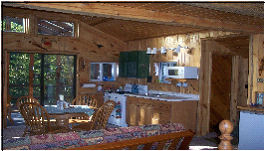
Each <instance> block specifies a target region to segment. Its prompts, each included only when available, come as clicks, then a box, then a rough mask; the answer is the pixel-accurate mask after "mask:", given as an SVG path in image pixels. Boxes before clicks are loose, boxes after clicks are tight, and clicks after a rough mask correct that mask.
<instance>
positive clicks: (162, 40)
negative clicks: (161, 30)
mask: <svg viewBox="0 0 265 151" xmlns="http://www.w3.org/2000/svg"><path fill="white" fill-rule="evenodd" d="M234 34H236V33H231V32H215V31H209V32H202V33H192V34H183V35H172V36H166V37H157V38H150V39H143V40H135V41H130V42H128V50H147V48H157V49H158V50H159V49H160V48H161V47H165V48H166V49H169V51H168V52H167V54H160V52H157V54H156V55H151V58H150V63H151V67H152V68H151V75H150V76H152V79H153V80H152V82H151V83H147V82H146V79H137V80H136V79H129V78H122V79H120V80H119V82H120V83H122V84H125V83H140V84H147V85H148V88H149V89H154V90H161V91H173V92H181V93H193V94H199V80H184V81H185V82H187V83H188V87H187V88H183V87H181V88H180V87H177V86H176V83H177V82H178V81H181V82H183V80H173V82H172V84H161V83H159V81H158V77H157V76H155V74H154V68H153V63H159V62H179V65H180V66H192V67H198V68H200V64H201V62H200V60H201V39H208V38H218V37H226V36H229V35H234ZM178 45H181V46H183V47H185V46H187V47H188V48H190V51H189V53H187V54H185V62H183V61H182V62H181V61H180V57H181V56H180V54H176V53H174V52H173V51H172V50H170V49H171V48H177V46H178ZM184 51H185V50H184V49H181V52H182V53H183V52H184ZM220 51H221V50H220ZM199 70H200V69H199Z"/></svg>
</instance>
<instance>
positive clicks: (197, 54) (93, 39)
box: [3, 3, 264, 135]
mask: <svg viewBox="0 0 265 151" xmlns="http://www.w3.org/2000/svg"><path fill="white" fill-rule="evenodd" d="M26 5H28V4H26ZM32 5H34V4H32ZM35 5H36V6H37V5H44V6H45V7H48V8H49V7H50V6H51V7H55V9H56V7H58V9H59V8H60V7H63V8H64V9H65V10H66V12H67V9H70V11H72V10H71V9H73V11H77V10H79V7H80V6H83V5H78V4H73V5H75V7H70V8H69V7H68V6H63V5H62V6H60V5H61V4H58V5H57V6H56V5H48V4H45V3H40V4H37V3H36V4H35ZM89 5H90V6H91V7H90V6H88V7H87V9H88V10H89V11H91V13H92V14H93V13H95V14H97V13H99V14H100V13H102V16H104V15H105V16H106V15H107V16H108V15H109V14H107V13H110V14H111V11H112V8H113V6H112V5H116V6H115V8H117V10H119V11H124V12H126V13H119V14H118V15H117V14H112V15H113V16H114V17H115V18H116V19H120V18H125V19H126V17H127V16H126V15H127V14H134V13H135V16H138V17H139V18H140V19H142V20H145V21H146V22H147V23H142V24H140V23H136V22H135V23H133V22H130V23H133V24H132V26H130V27H133V28H134V26H136V27H141V26H142V25H143V24H149V23H152V22H153V21H154V22H156V23H161V22H162V23H165V26H164V27H166V25H170V23H171V22H172V20H174V21H175V18H178V19H179V21H180V23H181V24H182V25H184V26H185V25H186V24H188V25H193V26H187V28H185V29H189V28H188V27H194V26H196V25H198V27H202V28H201V29H200V30H198V29H196V28H193V29H192V28H191V29H192V30H191V29H190V31H191V32H190V34H183V33H181V32H172V33H171V34H169V33H170V32H168V33H167V34H165V35H164V36H162V37H161V36H156V34H154V35H153V37H156V38H143V37H141V36H138V38H142V39H140V40H137V36H135V37H136V39H130V35H124V34H123V35H122V36H120V37H114V36H110V35H111V34H112V35H113V32H114V29H113V31H112V30H110V28H111V27H110V26H109V25H117V24H115V22H119V21H117V20H112V19H111V18H103V19H100V18H99V20H98V22H105V21H108V20H112V21H110V24H107V23H106V24H105V26H104V25H102V26H100V25H98V26H92V24H94V23H93V22H92V23H85V21H86V19H85V18H83V17H82V15H79V16H78V15H75V16H74V15H73V14H64V13H54V12H45V11H35V10H29V9H18V8H9V7H6V8H5V7H3V14H4V15H11V16H14V15H15V16H23V17H28V18H29V19H30V23H32V22H34V21H36V19H37V17H43V16H49V17H48V18H47V19H55V20H58V19H60V18H63V19H67V20H69V21H73V22H75V23H77V24H78V28H79V34H77V35H76V36H77V37H76V38H73V37H71V38H70V37H56V36H42V35H37V34H36V33H37V27H36V24H30V25H33V26H32V27H31V28H30V29H29V31H28V34H14V33H4V34H3V43H4V45H3V50H4V54H8V53H7V52H11V51H19V52H38V53H47V54H50V53H51V54H72V55H77V87H76V88H77V89H76V93H77V94H83V93H96V92H97V89H96V88H82V84H84V83H94V82H91V81H90V79H89V74H90V73H89V71H90V62H117V63H118V61H119V53H120V51H130V50H146V49H147V48H161V47H166V48H172V47H173V48H174V47H177V45H178V44H182V45H185V46H188V47H189V48H192V51H191V52H190V53H189V54H188V55H187V56H186V57H188V58H187V59H185V60H186V62H183V63H182V64H181V65H185V66H194V67H198V68H199V77H200V78H199V80H185V81H186V82H187V83H188V87H187V88H179V87H177V86H176V83H177V82H178V80H173V81H172V84H161V83H159V81H158V77H156V76H155V75H154V67H153V63H156V62H172V61H176V60H177V58H178V56H177V55H176V54H174V53H173V52H172V51H169V52H168V53H167V54H166V55H164V54H159V53H158V54H156V55H151V56H150V57H151V59H150V63H151V71H150V75H151V76H152V82H151V83H148V82H147V79H136V78H117V80H116V81H115V82H96V85H97V86H98V85H103V86H104V88H109V87H112V88H114V89H115V88H118V87H119V86H120V85H122V86H124V85H125V84H126V83H138V84H147V85H148V89H153V90H162V91H174V92H182V93H193V94H199V95H200V101H199V102H198V109H197V128H196V131H197V134H198V135H204V134H206V133H207V132H208V131H209V120H210V95H211V73H212V72H211V71H212V64H211V63H212V53H213V52H214V53H219V52H221V54H228V55H231V56H233V55H235V54H236V53H242V51H240V52H236V51H237V50H240V49H238V48H236V49H235V47H233V48H229V49H228V48H227V47H229V46H227V45H226V44H227V43H229V41H230V39H229V37H235V39H237V38H238V36H240V35H239V34H238V32H243V31H246V32H245V33H247V35H245V36H249V33H252V32H255V33H256V32H260V31H262V32H263V24H262V28H260V27H261V24H260V19H257V18H255V17H254V18H252V17H246V16H245V17H244V16H240V15H235V16H232V17H228V18H229V20H230V22H231V21H235V22H237V23H230V22H229V23H224V24H222V23H223V22H221V21H220V20H222V19H221V18H220V20H219V21H220V22H215V21H216V20H213V19H215V18H216V16H215V15H212V16H211V14H212V13H209V12H208V9H204V11H203V8H197V9H199V10H201V11H203V12H204V13H203V14H204V15H205V16H208V18H209V19H208V20H207V19H203V16H204V15H203V14H202V13H200V14H201V15H202V16H197V15H200V14H196V13H193V12H192V11H190V8H192V6H191V5H190V6H185V8H189V9H186V10H187V13H189V15H190V17H187V20H181V19H182V17H183V15H182V16H181V15H176V14H174V13H173V15H172V14H170V13H168V12H166V11H164V12H154V11H152V9H153V8H148V7H147V6H149V5H146V11H143V9H138V8H132V9H128V8H126V7H127V6H126V3H125V4H121V5H125V7H124V6H121V7H120V6H119V5H120V4H101V5H100V7H101V6H102V7H104V8H105V9H104V11H103V12H102V11H101V10H102V9H101V8H100V7H99V5H98V6H97V4H89ZM155 5H156V4H151V5H150V6H155ZM158 5H159V4H158ZM131 6H133V5H131ZM131 6H130V7H131ZM135 6H136V7H137V5H135ZM98 7H99V9H98ZM155 7H157V6H155ZM165 7H171V5H165ZM182 7H183V6H182V5H180V8H182ZM51 9H52V8H51ZM76 9H77V10H76ZM165 10H167V9H166V8H165ZM182 10H183V9H182ZM184 10H185V9H184ZM191 10H192V9H191ZM127 11H128V12H127ZM161 11H163V9H161ZM146 12H149V13H146ZM67 13H69V12H67ZM83 13H84V14H85V15H89V14H90V13H86V12H83ZM175 13H177V12H175ZM142 14H154V15H153V16H158V17H157V18H155V17H154V18H153V17H151V18H150V16H147V17H146V16H144V17H142V16H141V15H142ZM159 14H160V15H159ZM207 14H208V15H207ZM115 15H116V16H115ZM209 15H210V16H209ZM229 15H231V14H229V13H227V12H226V13H223V14H221V15H220V14H218V15H217V16H218V17H221V16H229ZM130 17H131V19H132V20H134V21H137V20H138V19H139V18H136V19H135V18H133V17H132V16H130V15H129V18H130ZM141 17H142V18H141ZM185 17H186V16H185ZM198 17H200V18H199V19H198ZM233 17H234V18H233ZM235 18H237V19H238V20H237V19H235ZM127 19H128V18H127ZM150 19H151V21H150ZM152 19H154V20H152ZM201 19H203V21H204V23H202V22H201ZM64 21H65V20H64ZM242 21H247V23H248V24H247V25H243V24H241V22H242ZM176 22H177V21H176ZM191 22H192V23H191ZM111 23H112V24H111ZM119 23H122V25H121V26H124V27H126V24H127V25H128V24H130V23H128V21H127V20H122V21H121V20H120V22H119ZM200 23H201V24H200ZM172 24H174V23H173V22H172ZM213 24H214V25H213ZM220 24H221V25H222V26H220V29H221V30H223V29H225V30H226V31H233V32H224V31H214V30H216V29H219V25H220ZM238 24H240V25H242V26H238ZM174 25H176V26H177V24H174ZM150 26H152V27H158V29H160V30H162V28H163V27H161V26H160V25H158V24H150ZM213 26H216V28H214V27H213ZM95 27H97V28H95ZM145 27H147V26H145ZM160 27H161V28H160ZM182 27H183V26H182ZM256 27H258V28H256ZM166 28H171V26H167V27H166ZM99 29H100V30H99ZM126 29H127V30H130V28H126ZM142 29H143V30H142V31H141V30H140V31H139V33H144V32H143V31H144V30H145V28H142ZM148 29H149V28H148ZM185 29H183V28H181V27H179V30H185ZM211 29H213V30H212V31H211ZM171 31H172V30H171ZM139 33H138V34H139ZM184 33H187V32H184ZM114 35H115V34H114ZM132 35H133V33H132ZM166 35H172V36H166ZM227 37H228V40H227V41H225V40H222V39H223V38H227ZM218 39H221V40H220V41H218ZM239 39H240V38H239ZM44 41H49V42H51V46H46V45H44V43H43V42H44ZM263 41H264V40H263V34H260V35H253V36H251V38H250V39H249V42H250V46H249V48H250V49H249V50H250V52H249V54H248V52H247V58H248V56H249V73H252V72H253V76H252V74H250V75H249V76H248V80H246V76H245V74H244V76H243V77H241V76H240V75H241V74H240V73H246V72H247V68H246V66H245V64H248V62H247V60H248V59H247V58H246V55H245V53H243V56H236V57H232V58H233V59H232V68H233V69H237V70H236V71H237V72H233V73H232V87H231V91H232V92H233V91H234V90H235V91H234V92H235V93H233V95H232V96H231V100H234V102H233V101H232V102H233V103H234V104H233V105H231V106H230V107H231V108H233V110H235V107H236V105H238V104H246V102H247V103H248V104H249V102H252V101H253V100H254V93H255V92H256V91H263V83H257V82H256V81H257V80H256V78H257V77H259V78H260V77H263V75H264V73H263V69H262V65H259V67H257V64H258V63H259V64H264V63H262V58H261V56H262V57H263V55H264V53H263V51H261V50H263V48H264V47H263ZM233 42H235V41H233ZM249 42H246V43H247V44H248V43H249ZM244 43H245V41H244ZM99 45H101V46H103V47H98V46H99ZM231 50H232V51H231ZM5 56H8V55H5ZM263 58H264V57H263ZM4 62H5V61H4ZM241 63H243V64H244V66H241V65H240V64H241ZM3 66H6V64H4V65H3ZM4 71H5V70H4ZM233 71H234V70H233ZM4 74H5V75H6V76H7V73H6V71H5V72H4ZM6 76H4V77H6ZM4 81H5V82H4V85H3V86H4V93H5V94H6V93H7V84H6V83H7V82H6V81H7V79H6V78H5V79H4ZM246 81H248V85H249V89H248V93H249V94H248V96H250V95H251V97H249V98H248V101H245V98H246V96H247V94H246V89H245V83H246ZM241 92H242V93H241ZM4 98H5V95H4ZM5 100H6V99H4V101H5ZM4 103H5V102H4ZM230 110H231V109H230ZM230 117H231V118H234V117H236V114H234V112H233V113H230Z"/></svg>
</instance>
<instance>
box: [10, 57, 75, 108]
mask: <svg viewBox="0 0 265 151" xmlns="http://www.w3.org/2000/svg"><path fill="white" fill-rule="evenodd" d="M75 62H76V56H73V55H48V54H28V53H10V64H9V95H10V96H11V97H12V98H13V100H12V103H13V104H14V103H15V101H16V99H17V98H18V97H20V96H23V95H33V96H34V97H35V98H37V99H38V100H39V101H40V102H41V104H42V105H43V104H44V105H46V104H53V105H55V104H56V101H57V100H58V96H59V94H62V95H64V98H65V100H66V101H68V102H71V101H72V100H73V98H74V97H75V72H76V70H75Z"/></svg>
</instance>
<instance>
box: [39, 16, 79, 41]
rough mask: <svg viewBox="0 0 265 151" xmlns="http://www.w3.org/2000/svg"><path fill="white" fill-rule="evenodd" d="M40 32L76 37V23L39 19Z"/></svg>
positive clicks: (42, 33)
mask: <svg viewBox="0 0 265 151" xmlns="http://www.w3.org/2000/svg"><path fill="white" fill-rule="evenodd" d="M38 34H41V35H51V36H69V37H74V23H72V22H61V21H51V20H45V19H38Z"/></svg>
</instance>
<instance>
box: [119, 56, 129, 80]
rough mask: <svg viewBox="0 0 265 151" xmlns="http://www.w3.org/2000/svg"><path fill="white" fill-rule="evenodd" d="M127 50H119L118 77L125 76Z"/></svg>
mask: <svg viewBox="0 0 265 151" xmlns="http://www.w3.org/2000/svg"><path fill="white" fill-rule="evenodd" d="M128 54H129V53H128V52H120V58H119V77H127V62H128Z"/></svg>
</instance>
